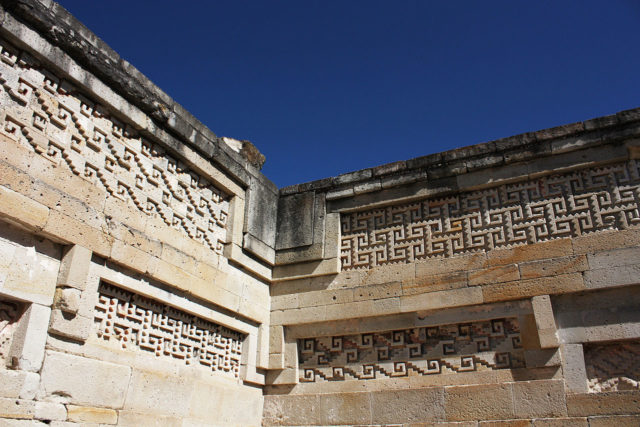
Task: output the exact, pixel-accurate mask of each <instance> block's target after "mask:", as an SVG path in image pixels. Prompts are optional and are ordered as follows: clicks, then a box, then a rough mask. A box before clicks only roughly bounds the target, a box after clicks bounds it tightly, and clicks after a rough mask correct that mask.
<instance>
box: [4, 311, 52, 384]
mask: <svg viewBox="0 0 640 427" xmlns="http://www.w3.org/2000/svg"><path fill="white" fill-rule="evenodd" d="M50 315H51V309H50V308H49V307H45V306H42V305H40V304H31V305H30V306H29V308H27V310H26V311H25V313H24V314H23V315H22V317H21V319H20V323H19V326H18V328H17V329H16V331H15V332H14V334H13V339H12V341H11V349H10V350H9V357H10V358H11V364H12V365H13V366H14V367H15V368H17V369H22V370H25V371H31V372H38V371H39V370H40V367H41V366H42V360H43V359H44V346H45V342H46V341H47V327H48V326H49V317H50Z"/></svg>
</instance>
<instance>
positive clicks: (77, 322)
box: [49, 309, 93, 341]
mask: <svg viewBox="0 0 640 427" xmlns="http://www.w3.org/2000/svg"><path fill="white" fill-rule="evenodd" d="M92 325H93V322H92V320H91V319H89V318H88V317H84V316H82V315H79V314H75V315H74V314H70V313H66V312H63V311H62V310H59V309H54V310H52V312H51V321H50V322H49V332H50V333H52V334H55V335H60V336H63V337H67V338H71V339H73V340H76V341H85V340H86V339H87V338H88V337H89V333H90V332H91V326H92Z"/></svg>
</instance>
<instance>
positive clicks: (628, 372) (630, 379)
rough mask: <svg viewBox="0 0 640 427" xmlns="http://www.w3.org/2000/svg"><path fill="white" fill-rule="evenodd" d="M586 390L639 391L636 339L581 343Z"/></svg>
mask: <svg viewBox="0 0 640 427" xmlns="http://www.w3.org/2000/svg"><path fill="white" fill-rule="evenodd" d="M584 361H585V365H586V368H587V381H588V384H589V391H590V392H592V393H599V392H605V391H622V390H640V341H620V342H615V343H611V344H601V345H585V347H584Z"/></svg>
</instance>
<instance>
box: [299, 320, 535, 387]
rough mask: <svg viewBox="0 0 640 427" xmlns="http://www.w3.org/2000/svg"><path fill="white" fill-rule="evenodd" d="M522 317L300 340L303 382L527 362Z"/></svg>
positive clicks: (447, 371)
mask: <svg viewBox="0 0 640 427" xmlns="http://www.w3.org/2000/svg"><path fill="white" fill-rule="evenodd" d="M521 347H522V346H521V339H520V329H519V325H518V320H517V319H516V318H506V319H494V320H489V321H482V322H474V323H460V324H452V325H443V326H434V327H421V328H412V329H405V330H400V331H388V332H375V333H366V334H358V335H348V336H334V337H320V338H304V339H301V340H298V353H299V360H300V362H299V368H300V381H301V382H318V381H346V380H368V379H376V378H395V377H409V376H420V375H422V376H424V375H435V374H454V373H458V372H469V371H482V370H493V369H503V368H522V367H524V352H523V350H522V348H521Z"/></svg>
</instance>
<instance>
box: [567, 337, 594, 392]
mask: <svg viewBox="0 0 640 427" xmlns="http://www.w3.org/2000/svg"><path fill="white" fill-rule="evenodd" d="M560 352H561V354H562V361H563V373H564V381H565V387H566V388H567V391H568V392H570V393H586V392H587V391H588V386H587V369H586V367H585V363H584V351H583V349H582V344H564V345H563V346H562V347H560Z"/></svg>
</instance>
